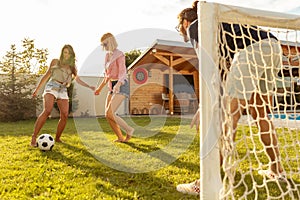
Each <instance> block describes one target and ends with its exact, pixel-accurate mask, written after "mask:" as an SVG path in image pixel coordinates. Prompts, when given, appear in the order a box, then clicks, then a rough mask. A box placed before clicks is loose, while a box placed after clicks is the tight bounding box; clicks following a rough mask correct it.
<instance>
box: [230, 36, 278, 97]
mask: <svg viewBox="0 0 300 200" xmlns="http://www.w3.org/2000/svg"><path fill="white" fill-rule="evenodd" d="M281 55H282V51H281V46H280V44H279V42H278V41H277V40H275V39H270V40H268V39H265V40H262V41H260V42H257V43H254V44H251V45H249V46H247V47H246V48H245V49H242V50H241V51H239V52H238V53H236V54H235V55H234V58H233V61H232V65H231V68H230V71H229V72H228V76H227V80H226V93H227V95H228V96H230V97H233V98H238V99H246V100H250V98H251V95H252V94H253V93H254V92H257V93H260V94H262V95H272V92H273V89H274V86H275V83H276V79H275V78H276V76H277V73H278V71H279V70H280V68H281V63H282V59H281Z"/></svg>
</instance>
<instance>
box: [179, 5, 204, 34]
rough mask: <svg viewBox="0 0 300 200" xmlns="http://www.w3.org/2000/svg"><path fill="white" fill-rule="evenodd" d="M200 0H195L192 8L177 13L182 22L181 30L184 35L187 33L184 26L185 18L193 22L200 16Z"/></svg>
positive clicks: (180, 22)
mask: <svg viewBox="0 0 300 200" xmlns="http://www.w3.org/2000/svg"><path fill="white" fill-rule="evenodd" d="M198 2H199V1H194V2H193V4H192V7H191V8H185V9H183V10H182V11H181V12H180V13H179V14H178V15H177V19H178V21H179V24H181V26H180V32H181V33H182V34H183V35H186V34H187V33H186V31H185V30H184V28H183V26H182V23H183V20H187V21H188V22H193V21H195V20H196V19H197V18H198V16H197V6H198Z"/></svg>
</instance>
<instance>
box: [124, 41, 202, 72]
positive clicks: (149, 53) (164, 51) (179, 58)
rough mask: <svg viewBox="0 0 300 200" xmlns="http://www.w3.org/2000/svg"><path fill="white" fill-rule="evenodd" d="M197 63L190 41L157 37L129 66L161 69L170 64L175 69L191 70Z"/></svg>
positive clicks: (131, 68) (129, 68) (165, 68)
mask: <svg viewBox="0 0 300 200" xmlns="http://www.w3.org/2000/svg"><path fill="white" fill-rule="evenodd" d="M197 65H198V59H197V56H196V52H195V50H194V48H193V47H192V45H191V44H190V43H185V42H179V41H171V40H161V39H157V40H155V41H154V43H153V44H152V45H151V46H150V47H149V48H148V49H146V50H145V51H144V52H143V53H142V54H141V55H140V56H139V57H138V58H137V59H136V60H135V61H134V62H133V63H132V64H131V65H130V66H129V67H128V71H129V72H130V71H131V70H133V69H134V68H136V67H140V66H143V67H144V68H146V69H148V68H151V69H153V68H159V69H161V70H162V71H164V70H167V69H168V68H169V67H170V66H172V67H173V68H174V69H175V70H176V71H186V72H192V71H194V70H195V66H197Z"/></svg>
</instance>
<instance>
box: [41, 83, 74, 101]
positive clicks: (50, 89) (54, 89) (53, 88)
mask: <svg viewBox="0 0 300 200" xmlns="http://www.w3.org/2000/svg"><path fill="white" fill-rule="evenodd" d="M45 94H52V95H53V96H54V97H55V98H56V99H69V96H68V91H67V87H66V86H65V85H63V84H60V83H58V82H56V81H52V80H51V81H49V82H48V83H47V84H46V86H45V90H44V93H43V96H44V95H45Z"/></svg>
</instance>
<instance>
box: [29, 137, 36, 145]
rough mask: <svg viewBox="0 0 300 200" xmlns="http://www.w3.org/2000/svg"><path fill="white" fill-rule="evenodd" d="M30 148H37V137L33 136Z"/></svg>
mask: <svg viewBox="0 0 300 200" xmlns="http://www.w3.org/2000/svg"><path fill="white" fill-rule="evenodd" d="M30 146H32V147H37V143H36V137H34V136H32V138H31V142H30Z"/></svg>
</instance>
